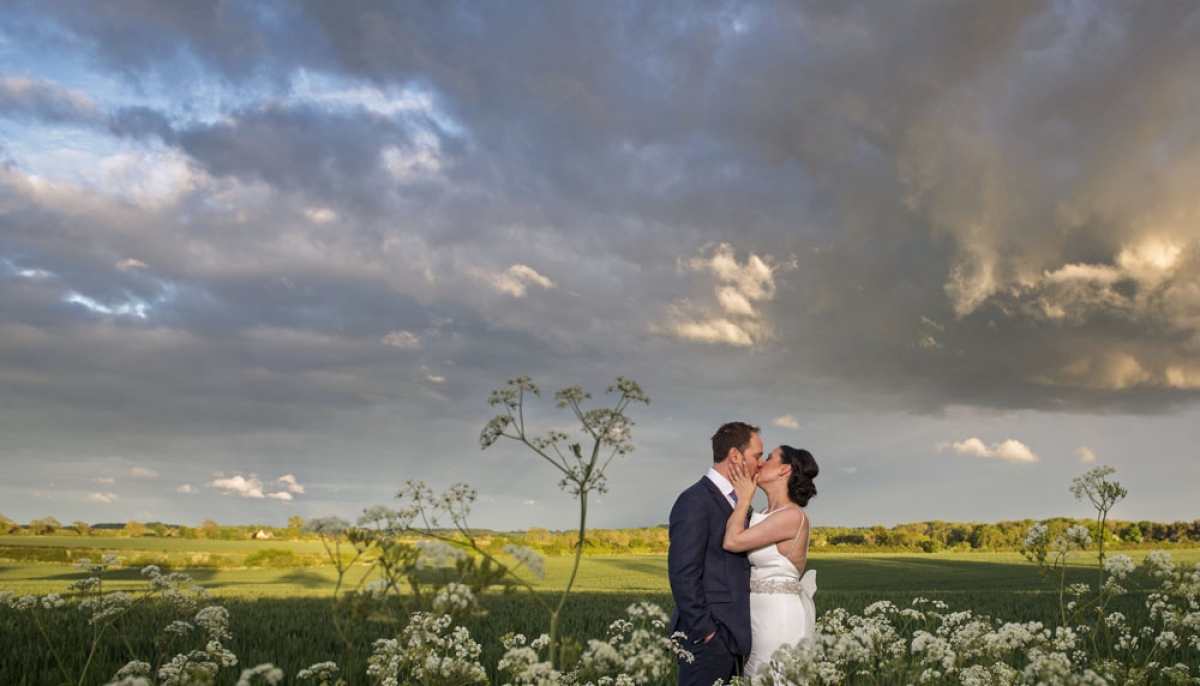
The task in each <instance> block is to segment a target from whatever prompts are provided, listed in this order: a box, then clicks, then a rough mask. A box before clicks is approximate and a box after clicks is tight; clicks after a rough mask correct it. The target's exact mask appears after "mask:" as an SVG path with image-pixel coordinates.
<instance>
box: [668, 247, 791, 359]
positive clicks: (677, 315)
mask: <svg viewBox="0 0 1200 686" xmlns="http://www.w3.org/2000/svg"><path fill="white" fill-rule="evenodd" d="M678 269H679V271H680V273H681V274H683V275H685V276H686V275H690V274H695V275H699V278H701V279H703V280H704V281H706V282H707V285H708V286H709V287H711V288H712V296H711V298H703V299H698V300H693V299H681V300H677V301H675V302H673V303H671V304H670V305H669V306H668V307H667V309H666V314H665V319H666V324H665V327H662V328H664V329H665V331H666V332H667V333H668V334H670V335H672V336H675V337H677V338H682V339H685V340H690V341H696V342H700V343H710V344H723V345H730V346H734V347H749V346H753V345H755V344H759V343H764V342H766V341H768V340H770V339H771V338H772V335H773V328H772V327H771V325H770V324H769V323H768V321H767V319H766V317H765V315H764V313H763V312H762V311H760V309H758V306H757V305H756V303H759V302H769V301H770V300H771V299H772V298H774V297H775V267H773V266H771V264H770V257H767V258H765V259H764V258H762V257H759V256H758V255H755V254H753V253H751V254H750V255H749V256H748V257H747V258H746V262H745V263H739V262H738V261H737V257H736V255H735V253H734V249H733V246H732V245H730V244H729V243H719V244H715V245H706V246H704V247H703V248H702V249H701V254H700V256H698V257H693V258H690V259H681V260H680V261H679V262H678Z"/></svg>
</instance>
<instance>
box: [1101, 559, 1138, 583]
mask: <svg viewBox="0 0 1200 686" xmlns="http://www.w3.org/2000/svg"><path fill="white" fill-rule="evenodd" d="M1133 569H1134V564H1133V558H1131V557H1129V556H1128V555H1113V556H1112V557H1109V558H1107V559H1106V560H1104V571H1105V572H1107V573H1108V574H1110V575H1112V576H1114V577H1116V578H1117V579H1124V578H1125V577H1127V576H1129V574H1130V573H1132V572H1133Z"/></svg>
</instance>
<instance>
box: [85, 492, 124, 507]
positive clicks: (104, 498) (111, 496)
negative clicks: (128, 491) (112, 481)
mask: <svg viewBox="0 0 1200 686" xmlns="http://www.w3.org/2000/svg"><path fill="white" fill-rule="evenodd" d="M88 500H90V501H92V502H95V503H104V504H106V505H107V504H111V503H114V502H116V501H117V500H119V498H118V497H117V494H116V493H89V494H88Z"/></svg>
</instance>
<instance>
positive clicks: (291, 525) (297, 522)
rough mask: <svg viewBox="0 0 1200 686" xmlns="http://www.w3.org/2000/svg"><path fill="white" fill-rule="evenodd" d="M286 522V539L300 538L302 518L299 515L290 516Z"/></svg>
mask: <svg viewBox="0 0 1200 686" xmlns="http://www.w3.org/2000/svg"><path fill="white" fill-rule="evenodd" d="M287 522H288V523H287V532H286V535H287V537H288V538H300V533H301V532H302V531H304V517H301V516H300V515H292V516H291V517H288V520H287Z"/></svg>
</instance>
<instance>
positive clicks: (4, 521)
mask: <svg viewBox="0 0 1200 686" xmlns="http://www.w3.org/2000/svg"><path fill="white" fill-rule="evenodd" d="M20 529H21V525H20V524H17V523H16V522H15V521H13V520H11V519H9V518H8V517H5V516H4V515H2V514H0V534H11V533H13V532H14V531H20Z"/></svg>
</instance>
